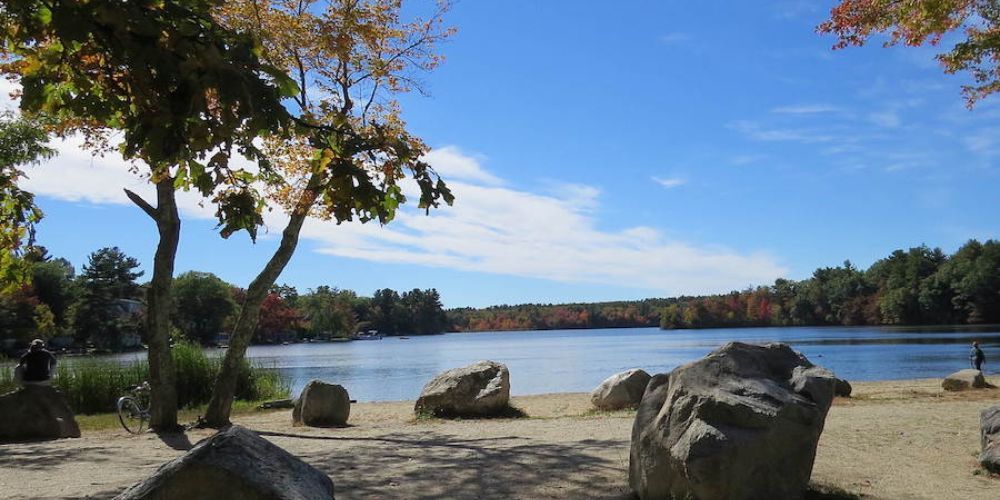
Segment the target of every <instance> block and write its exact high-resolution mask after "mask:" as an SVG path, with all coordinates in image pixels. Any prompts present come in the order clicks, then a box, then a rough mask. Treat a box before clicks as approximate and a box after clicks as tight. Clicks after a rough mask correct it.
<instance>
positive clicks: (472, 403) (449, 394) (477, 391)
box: [414, 361, 510, 417]
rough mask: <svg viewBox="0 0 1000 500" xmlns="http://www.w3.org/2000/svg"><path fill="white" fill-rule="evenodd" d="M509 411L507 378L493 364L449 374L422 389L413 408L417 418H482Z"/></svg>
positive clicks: (483, 363)
mask: <svg viewBox="0 0 1000 500" xmlns="http://www.w3.org/2000/svg"><path fill="white" fill-rule="evenodd" d="M508 408H510V374H509V373H508V371H507V367H506V366H504V365H502V364H500V363H497V362H495V361H480V362H478V363H475V364H472V365H469V366H465V367H462V368H454V369H451V370H448V371H446V372H444V373H442V374H440V375H438V376H437V377H434V379H433V380H431V381H430V382H428V383H427V385H425V386H424V389H423V391H421V392H420V397H419V398H418V399H417V403H416V405H415V406H414V411H415V412H416V413H417V415H434V416H437V417H482V416H492V415H499V414H501V413H503V412H504V411H506V410H507V409H508Z"/></svg>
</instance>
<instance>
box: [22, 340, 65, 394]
mask: <svg viewBox="0 0 1000 500" xmlns="http://www.w3.org/2000/svg"><path fill="white" fill-rule="evenodd" d="M55 369H56V357H55V356H53V355H52V353H51V352H49V351H47V350H46V349H45V341H44V340H42V339H35V340H32V341H31V346H30V347H28V352H26V353H24V356H21V361H20V362H19V363H18V364H17V368H16V369H15V371H19V373H20V381H21V384H22V385H48V383H49V379H51V378H52V372H53V371H55Z"/></svg>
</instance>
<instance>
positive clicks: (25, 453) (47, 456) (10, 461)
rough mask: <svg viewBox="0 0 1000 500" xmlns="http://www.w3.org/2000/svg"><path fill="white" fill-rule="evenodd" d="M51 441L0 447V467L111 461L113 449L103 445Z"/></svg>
mask: <svg viewBox="0 0 1000 500" xmlns="http://www.w3.org/2000/svg"><path fill="white" fill-rule="evenodd" d="M51 443H53V442H52V441H47V442H45V443H35V444H23V443H22V444H18V445H17V446H16V447H15V446H5V447H2V448H0V468H3V469H7V468H10V469H12V470H17V469H50V468H52V467H55V466H58V465H59V464H62V463H64V462H69V461H86V462H90V463H94V464H98V463H102V462H108V461H111V459H112V456H113V455H114V450H111V449H108V448H106V447H103V446H98V445H93V446H74V447H64V446H55V445H52V444H51Z"/></svg>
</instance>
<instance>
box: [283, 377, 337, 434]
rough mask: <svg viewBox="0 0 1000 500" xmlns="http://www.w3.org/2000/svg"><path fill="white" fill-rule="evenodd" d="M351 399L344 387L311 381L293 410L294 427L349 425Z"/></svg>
mask: <svg viewBox="0 0 1000 500" xmlns="http://www.w3.org/2000/svg"><path fill="white" fill-rule="evenodd" d="M349 416H351V397H350V396H349V395H348V394H347V389H344V387H343V386H340V385H336V384H330V383H327V382H323V381H322V380H310V381H309V383H308V384H306V387H305V388H304V389H302V394H301V395H299V399H297V400H296V401H295V407H294V408H293V409H292V424H293V425H308V426H310V427H329V426H338V425H347V417H349Z"/></svg>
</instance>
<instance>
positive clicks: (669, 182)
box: [652, 176, 687, 189]
mask: <svg viewBox="0 0 1000 500" xmlns="http://www.w3.org/2000/svg"><path fill="white" fill-rule="evenodd" d="M652 179H653V182H655V183H657V184H659V185H661V186H663V187H665V188H667V189H672V188H675V187H678V186H683V185H684V184H687V180H686V179H681V178H679V177H656V176H653V177H652Z"/></svg>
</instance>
